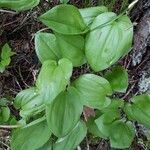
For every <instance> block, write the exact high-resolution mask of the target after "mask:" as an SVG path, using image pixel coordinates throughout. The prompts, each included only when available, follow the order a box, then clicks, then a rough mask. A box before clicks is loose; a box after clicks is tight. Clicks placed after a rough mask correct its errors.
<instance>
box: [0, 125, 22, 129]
mask: <svg viewBox="0 0 150 150" xmlns="http://www.w3.org/2000/svg"><path fill="white" fill-rule="evenodd" d="M19 127H21V125H0V128H2V129H15V128H19Z"/></svg>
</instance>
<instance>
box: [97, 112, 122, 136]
mask: <svg viewBox="0 0 150 150" xmlns="http://www.w3.org/2000/svg"><path fill="white" fill-rule="evenodd" d="M116 119H120V114H119V112H118V111H116V110H111V111H107V112H106V113H104V114H102V115H101V116H100V117H99V118H97V119H96V120H95V123H96V125H97V127H98V129H99V131H100V132H101V133H102V135H103V136H105V138H108V137H109V136H110V130H111V128H112V127H111V125H112V123H113V122H114V121H115V120H116ZM102 138H103V137H102Z"/></svg>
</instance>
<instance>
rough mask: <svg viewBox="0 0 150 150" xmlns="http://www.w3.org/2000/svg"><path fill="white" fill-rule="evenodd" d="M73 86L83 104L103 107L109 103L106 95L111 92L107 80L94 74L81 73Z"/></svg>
mask: <svg viewBox="0 0 150 150" xmlns="http://www.w3.org/2000/svg"><path fill="white" fill-rule="evenodd" d="M73 86H74V87H75V88H76V89H77V90H78V91H79V93H80V96H81V100H82V102H83V104H84V105H86V106H89V107H93V108H98V109H101V108H104V107H106V106H107V105H108V104H110V100H109V99H108V98H106V95H110V94H111V93H112V91H111V87H110V84H109V82H108V81H107V80H106V79H104V78H102V77H100V76H97V75H94V74H85V75H81V76H80V77H79V78H78V79H76V80H75V81H74V83H73Z"/></svg>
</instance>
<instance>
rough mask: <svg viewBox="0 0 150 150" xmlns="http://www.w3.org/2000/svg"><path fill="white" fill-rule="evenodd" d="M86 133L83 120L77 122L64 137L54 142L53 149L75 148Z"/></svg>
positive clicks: (70, 149)
mask: <svg viewBox="0 0 150 150" xmlns="http://www.w3.org/2000/svg"><path fill="white" fill-rule="evenodd" d="M86 133H87V128H86V125H85V123H84V122H83V121H80V122H78V124H77V125H76V127H75V128H74V129H73V130H72V131H71V132H70V133H69V134H68V135H67V136H65V137H63V138H59V139H58V140H57V141H56V143H55V144H54V150H72V149H75V148H76V147H77V146H78V145H79V144H80V142H81V141H82V140H83V139H84V137H85V136H86Z"/></svg>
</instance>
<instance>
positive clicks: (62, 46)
mask: <svg viewBox="0 0 150 150" xmlns="http://www.w3.org/2000/svg"><path fill="white" fill-rule="evenodd" d="M56 38H57V43H58V46H59V50H60V51H61V53H62V57H64V58H67V59H69V60H70V61H71V62H72V63H73V65H74V66H80V65H82V64H83V63H85V54H84V38H83V37H82V36H80V35H62V34H58V33H56Z"/></svg>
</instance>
